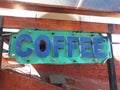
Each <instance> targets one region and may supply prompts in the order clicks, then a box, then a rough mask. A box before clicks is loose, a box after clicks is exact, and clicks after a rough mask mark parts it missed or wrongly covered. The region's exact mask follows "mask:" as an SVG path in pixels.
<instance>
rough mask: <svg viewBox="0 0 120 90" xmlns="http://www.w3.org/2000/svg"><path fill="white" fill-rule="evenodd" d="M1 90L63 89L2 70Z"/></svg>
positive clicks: (0, 78)
mask: <svg viewBox="0 0 120 90" xmlns="http://www.w3.org/2000/svg"><path fill="white" fill-rule="evenodd" d="M0 90H62V89H61V88H59V87H57V86H54V85H50V84H48V83H46V82H43V81H38V80H36V79H33V78H30V77H28V76H24V75H21V74H18V73H15V72H12V71H8V70H1V71H0Z"/></svg>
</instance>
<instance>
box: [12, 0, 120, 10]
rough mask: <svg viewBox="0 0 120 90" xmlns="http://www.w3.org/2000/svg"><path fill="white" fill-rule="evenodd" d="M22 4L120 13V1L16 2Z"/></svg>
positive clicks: (46, 0)
mask: <svg viewBox="0 0 120 90" xmlns="http://www.w3.org/2000/svg"><path fill="white" fill-rule="evenodd" d="M14 1H22V2H32V3H42V4H53V5H61V6H73V7H77V8H78V7H83V8H90V9H98V10H112V11H120V0H29V1H28V0H14Z"/></svg>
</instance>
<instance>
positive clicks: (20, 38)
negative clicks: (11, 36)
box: [15, 34, 32, 57]
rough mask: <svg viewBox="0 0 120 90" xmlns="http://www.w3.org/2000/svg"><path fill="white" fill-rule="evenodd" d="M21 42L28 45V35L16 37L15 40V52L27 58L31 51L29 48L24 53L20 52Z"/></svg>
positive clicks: (29, 38) (29, 40)
mask: <svg viewBox="0 0 120 90" xmlns="http://www.w3.org/2000/svg"><path fill="white" fill-rule="evenodd" d="M23 41H26V42H28V43H30V42H32V38H31V37H30V35H28V34H21V35H20V36H18V37H17V39H16V45H15V50H16V53H17V54H18V55H19V56H21V57H27V56H29V55H30V54H31V53H32V50H31V49H30V48H27V49H26V51H23V50H22V43H23Z"/></svg>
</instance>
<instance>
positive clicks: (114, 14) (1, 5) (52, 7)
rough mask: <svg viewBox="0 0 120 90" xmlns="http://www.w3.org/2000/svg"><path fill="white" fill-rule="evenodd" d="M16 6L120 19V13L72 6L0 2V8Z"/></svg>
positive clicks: (10, 1)
mask: <svg viewBox="0 0 120 90" xmlns="http://www.w3.org/2000/svg"><path fill="white" fill-rule="evenodd" d="M16 6H19V7H22V8H23V9H24V10H32V11H44V12H55V13H68V14H82V15H93V16H105V17H120V12H119V11H110V10H96V9H88V8H76V7H70V6H56V5H46V4H38V3H28V2H19V1H12V0H1V1H0V8H10V9H17V8H15V7H16ZM18 9H19V8H18Z"/></svg>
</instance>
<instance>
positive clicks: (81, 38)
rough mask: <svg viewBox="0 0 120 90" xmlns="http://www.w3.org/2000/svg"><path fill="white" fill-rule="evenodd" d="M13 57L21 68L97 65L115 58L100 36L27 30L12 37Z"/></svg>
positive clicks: (85, 33) (106, 38)
mask: <svg viewBox="0 0 120 90" xmlns="http://www.w3.org/2000/svg"><path fill="white" fill-rule="evenodd" d="M9 56H10V57H11V58H14V59H16V60H17V62H18V63H20V64H87V63H88V64H94V63H104V62H105V61H106V60H108V59H109V58H111V49H110V42H109V38H108V37H107V36H103V35H102V34H100V33H89V32H80V31H69V30H67V31H63V30H46V29H30V28H25V29H21V30H20V31H19V32H18V33H13V34H11V37H10V47H9Z"/></svg>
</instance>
